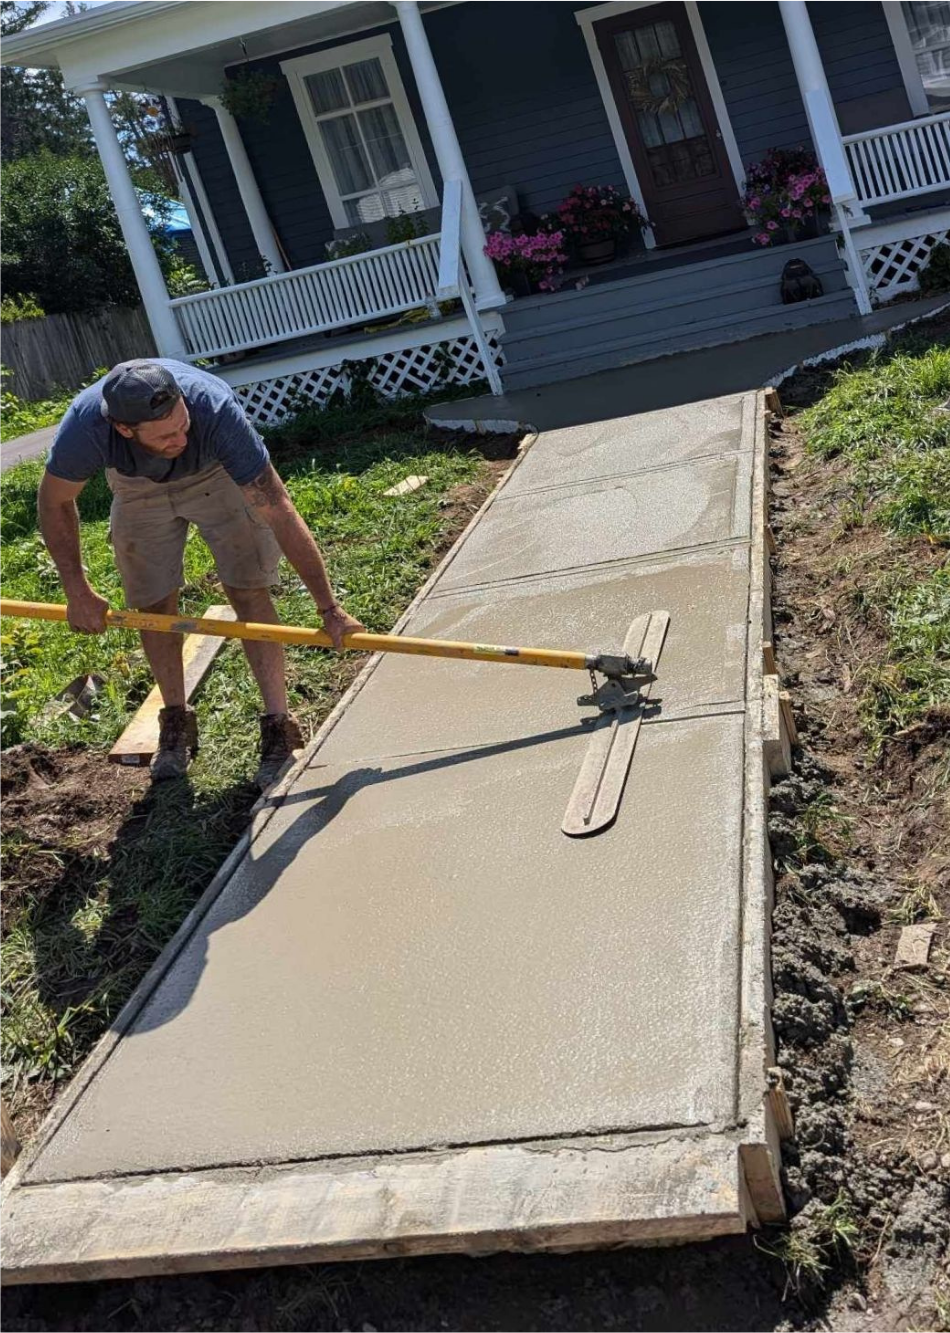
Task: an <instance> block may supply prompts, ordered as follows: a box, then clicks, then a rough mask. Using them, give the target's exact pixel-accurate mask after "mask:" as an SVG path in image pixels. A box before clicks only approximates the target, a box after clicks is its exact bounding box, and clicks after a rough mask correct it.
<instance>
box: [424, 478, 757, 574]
mask: <svg viewBox="0 0 950 1333" xmlns="http://www.w3.org/2000/svg"><path fill="white" fill-rule="evenodd" d="M750 479H751V456H750V455H749V454H726V455H723V456H722V457H721V458H715V457H714V458H699V459H697V460H696V461H694V462H692V463H682V464H680V465H679V466H677V467H671V468H661V469H660V470H658V471H656V472H643V473H638V474H636V475H634V476H629V477H614V478H610V479H608V480H604V481H589V482H583V481H581V482H577V483H576V484H574V485H572V486H563V487H554V488H552V489H550V490H543V491H530V492H528V493H527V494H523V495H517V494H512V496H511V498H510V499H507V498H506V492H502V495H501V497H500V498H499V499H498V501H497V502H496V503H495V504H494V505H493V506H492V508H491V509H490V510H489V511H488V513H487V514H486V515H485V517H484V519H483V520H482V522H481V523H479V525H478V527H477V528H476V529H475V531H474V532H473V533H472V535H471V537H470V538H469V540H468V541H467V542H466V543H465V545H464V546H463V547H462V549H461V551H460V552H459V554H458V556H457V557H456V559H455V560H454V561H453V562H452V564H451V565H450V566H449V569H448V571H447V572H446V574H445V576H444V577H443V578H442V580H441V581H440V585H439V586H440V587H442V588H447V589H451V588H463V587H471V586H474V585H479V584H486V583H496V582H498V581H499V580H501V579H511V578H525V577H530V576H531V575H535V574H546V573H551V572H554V571H557V570H563V569H577V568H579V567H582V566H592V565H601V564H606V563H607V562H609V561H612V560H627V559H630V558H631V557H632V556H645V555H652V554H654V553H656V552H661V551H672V550H686V549H687V548H689V547H695V546H706V545H712V544H714V543H721V542H724V541H729V540H732V539H738V538H746V539H748V535H749V485H750Z"/></svg>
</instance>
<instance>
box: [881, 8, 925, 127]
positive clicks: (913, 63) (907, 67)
mask: <svg viewBox="0 0 950 1333" xmlns="http://www.w3.org/2000/svg"><path fill="white" fill-rule="evenodd" d="M881 8H882V9H883V10H884V17H885V19H886V20H887V27H888V31H889V32H890V34H891V41H892V42H893V43H894V54H895V56H896V57H897V63H898V65H900V68H901V78H902V79H903V80H904V88H905V89H906V91H907V100H908V102H910V109H911V111H912V112H913V114H914V115H915V116H926V115H929V114H930V103H929V102H928V100H927V90H926V89H925V87H924V81H923V79H922V78H921V77H920V70H919V69H918V67H917V57H916V56H915V55H914V48H913V46H912V45H911V40H910V33H909V32H908V30H907V19H906V18H905V17H904V8H903V5H902V4H901V3H900V0H883V3H882V5H881Z"/></svg>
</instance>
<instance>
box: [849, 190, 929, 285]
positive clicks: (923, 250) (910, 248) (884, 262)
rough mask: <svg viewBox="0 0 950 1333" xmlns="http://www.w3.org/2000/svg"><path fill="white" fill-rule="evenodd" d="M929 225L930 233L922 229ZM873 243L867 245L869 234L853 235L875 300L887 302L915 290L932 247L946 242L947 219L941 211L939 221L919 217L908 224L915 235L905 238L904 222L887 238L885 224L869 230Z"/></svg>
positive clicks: (905, 227)
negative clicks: (872, 234) (872, 235)
mask: <svg viewBox="0 0 950 1333" xmlns="http://www.w3.org/2000/svg"><path fill="white" fill-rule="evenodd" d="M928 226H929V228H930V229H929V230H926V231H925V230H923V229H924V228H925V227H928ZM872 230H873V232H874V237H873V240H874V242H875V243H874V244H873V245H868V244H867V242H868V240H870V239H872V238H871V236H869V235H863V234H862V233H861V232H856V233H855V244H856V245H857V246H858V251H859V254H860V256H861V263H862V265H863V266H864V272H865V274H866V275H867V281H868V286H869V288H870V289H871V292H872V293H873V295H874V297H875V299H876V300H878V301H888V300H890V299H891V297H893V296H899V295H900V294H901V293H902V292H913V291H916V290H917V288H918V286H919V285H920V284H919V278H920V271H921V269H922V268H924V267H925V266H926V264H927V261H928V259H929V258H930V253H931V251H932V250H933V248H934V247H935V246H937V245H940V244H941V243H942V242H944V241H946V240H947V237H948V235H950V219H948V218H947V216H946V212H945V211H943V212H942V214H941V216H940V217H939V218H935V217H933V216H931V217H927V218H921V219H919V220H918V221H917V222H916V223H913V224H911V228H910V230H914V231H916V232H917V233H918V234H917V235H908V234H907V231H908V225H907V223H906V222H904V223H902V224H900V226H899V227H898V228H895V229H894V231H896V232H897V234H896V235H895V234H891V235H887V231H888V228H887V224H886V223H884V224H881V225H880V226H877V227H874V228H872Z"/></svg>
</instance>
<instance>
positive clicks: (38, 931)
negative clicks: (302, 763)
mask: <svg viewBox="0 0 950 1333" xmlns="http://www.w3.org/2000/svg"><path fill="white" fill-rule="evenodd" d="M101 765H102V759H101V757H100V756H98V755H96V754H95V753H94V752H93V755H92V757H91V760H90V767H89V769H88V773H87V775H86V781H87V782H88V784H90V791H89V796H88V800H87V801H86V802H85V803H84V794H83V791H82V787H81V783H82V781H83V777H82V774H81V773H74V774H72V775H71V780H70V781H69V782H68V783H65V784H64V783H62V782H59V783H55V784H54V785H52V786H51V788H50V800H51V801H55V802H56V803H57V805H59V806H60V807H61V809H62V823H61V825H60V826H59V827H54V825H53V823H52V820H51V818H50V812H49V811H48V810H44V809H43V808H42V807H40V808H39V809H36V808H35V807H34V808H33V809H31V810H30V812H29V814H28V815H23V814H21V812H20V811H17V812H15V813H12V814H11V816H10V823H12V825H13V829H12V830H11V828H10V824H9V823H8V825H7V830H6V832H7V837H8V840H9V839H12V841H8V850H7V861H8V866H7V883H8V886H9V887H10V888H11V890H12V895H13V900H12V902H11V903H9V904H8V906H7V911H8V915H9V917H10V918H11V928H12V930H15V929H16V914H17V912H18V911H20V910H26V911H27V913H28V927H25V928H28V930H29V934H30V936H31V942H30V945H29V948H30V950H31V953H32V967H33V973H34V979H35V986H36V994H37V998H38V1000H39V1002H40V1004H41V1005H42V1006H43V1008H44V1009H45V1011H46V1015H47V1018H46V1022H43V1021H42V1019H40V1018H39V1016H38V1015H36V1014H35V1013H30V1012H29V1011H27V1013H26V1014H23V1013H21V1012H20V1011H19V1010H18V1009H17V1008H15V1007H13V1006H11V1008H10V1009H9V1010H8V1015H7V1022H8V1024H9V1027H8V1028H7V1029H6V1031H5V1036H6V1043H7V1044H6V1058H7V1061H8V1062H11V1063H12V1064H15V1065H17V1066H18V1067H19V1068H18V1072H21V1073H25V1074H27V1075H32V1076H39V1075H46V1076H52V1077H53V1078H61V1077H62V1076H64V1075H67V1074H69V1073H71V1072H72V1069H73V1068H75V1066H76V1064H77V1063H78V1062H79V1060H80V1059H81V1058H82V1057H83V1056H84V1055H85V1054H86V1052H87V1051H88V1050H89V1048H90V1047H91V1046H92V1045H93V1043H94V1042H95V1041H96V1040H97V1039H98V1037H99V1036H100V1035H101V1034H102V1032H103V1030H104V1029H105V1028H106V1027H107V1026H108V1024H109V1023H110V1022H112V1021H113V1020H114V1018H115V1016H116V1014H117V1013H118V1011H119V1009H120V1008H121V1006H122V1005H123V1004H124V1002H125V1001H126V999H127V998H128V997H129V995H131V993H132V992H133V990H134V989H135V987H136V985H137V984H138V983H139V981H140V980H141V978H142V977H143V976H144V974H145V973H146V972H147V970H148V968H149V967H150V965H151V964H152V962H153V961H154V959H155V958H156V957H157V955H158V954H159V953H160V952H161V950H162V949H163V948H164V946H165V945H166V944H167V942H168V940H169V939H170V938H171V936H172V935H173V934H174V933H175V930H176V929H177V928H178V926H179V925H180V923H181V921H182V920H183V919H184V918H185V916H186V915H187V913H188V911H189V910H190V908H191V906H192V905H193V904H194V902H195V901H196V900H197V899H198V897H199V896H200V895H201V893H202V892H203V890H204V889H205V887H206V886H207V884H208V883H209V882H210V881H211V879H212V877H213V876H214V874H215V872H216V871H217V869H218V867H219V866H220V864H221V862H222V861H223V859H224V858H225V856H226V855H227V854H228V852H229V851H230V849H231V848H232V847H233V846H234V844H235V843H236V841H237V840H238V838H239V837H240V835H241V833H242V832H243V830H244V828H245V827H246V825H247V818H248V813H249V811H250V808H251V806H252V805H253V803H254V801H255V800H256V798H257V792H256V790H255V789H254V788H253V787H251V786H250V784H248V783H236V784H234V785H231V786H228V787H224V788H221V789H218V790H216V791H214V792H211V793H200V792H196V791H195V790H194V788H193V787H192V785H191V783H190V781H188V780H187V779H185V780H183V781H182V782H175V783H166V784H163V785H161V786H157V787H149V788H147V789H146V790H145V791H144V792H143V793H142V795H141V796H140V797H139V798H138V799H137V800H135V801H134V802H133V804H132V805H131V806H128V804H127V802H128V793H127V790H125V789H123V788H121V787H120V789H119V791H117V792H116V793H115V796H114V798H113V807H112V808H109V807H108V805H107V803H106V802H105V801H103V800H102V799H101V790H100V793H99V799H98V800H97V793H96V791H95V790H94V788H95V784H97V783H98V785H99V787H100V789H102V788H104V786H105V784H104V783H103V782H102V773H101ZM97 768H98V772H97V771H96V769H97ZM33 791H34V789H33V788H32V787H31V788H30V793H29V795H30V796H31V797H32V796H33ZM38 799H42V797H41V796H40V797H39V798H38ZM121 805H124V806H125V807H126V808H125V811H124V813H121V814H120V813H119V810H117V809H116V808H115V807H116V806H121ZM117 815H118V817H119V819H120V821H121V822H119V823H118V826H117V827H115V830H114V832H113V833H112V834H111V837H110V836H109V833H108V831H107V830H108V823H109V821H110V820H114V819H115V818H116V816H117ZM69 821H73V823H74V828H75V829H77V830H78V829H82V842H79V843H77V841H76V837H75V834H74V835H73V836H72V837H71V836H70V831H69ZM97 833H98V836H99V837H100V838H102V839H103V843H101V844H97ZM106 838H108V841H105V839H106ZM19 848H22V856H23V862H22V865H23V869H24V870H26V871H28V872H29V873H33V874H35V868H36V867H37V866H45V867H47V868H48V867H50V866H53V867H55V873H53V874H49V873H48V869H47V871H46V873H45V874H44V875H43V879H42V882H41V883H35V882H33V883H31V882H29V881H28V880H27V879H26V876H25V874H21V865H20V863H19V860H18V850H19ZM31 899H32V905H31V906H29V907H27V908H25V909H21V908H20V902H21V901H22V902H23V903H26V902H29V901H30V900H31ZM13 965H14V967H15V961H14V964H13ZM8 979H9V977H8Z"/></svg>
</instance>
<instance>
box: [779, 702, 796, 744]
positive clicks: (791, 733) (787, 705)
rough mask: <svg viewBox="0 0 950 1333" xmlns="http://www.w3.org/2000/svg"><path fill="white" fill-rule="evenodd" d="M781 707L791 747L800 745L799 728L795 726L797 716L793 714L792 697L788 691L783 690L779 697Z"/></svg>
mask: <svg viewBox="0 0 950 1333" xmlns="http://www.w3.org/2000/svg"><path fill="white" fill-rule="evenodd" d="M778 702H779V707H780V708H781V710H782V718H783V720H784V722H785V729H786V731H787V732H788V741H789V744H790V745H797V744H798V728H797V727H796V726H795V716H794V714H793V713H792V696H791V695H790V694H789V692H788V690H782V691H781V692H780V693H779V696H778Z"/></svg>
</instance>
